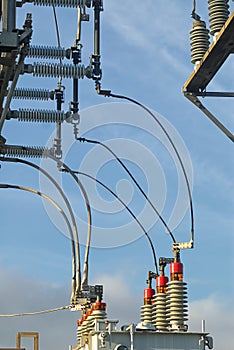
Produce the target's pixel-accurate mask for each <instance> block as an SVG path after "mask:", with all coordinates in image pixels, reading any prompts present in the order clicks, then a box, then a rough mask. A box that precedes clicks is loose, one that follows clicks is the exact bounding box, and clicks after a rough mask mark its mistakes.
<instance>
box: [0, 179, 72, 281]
mask: <svg viewBox="0 0 234 350" xmlns="http://www.w3.org/2000/svg"><path fill="white" fill-rule="evenodd" d="M0 188H2V189H15V190H21V191H26V192H30V193H34V194H36V195H39V196H40V197H42V198H44V199H46V200H47V201H49V202H50V203H51V204H52V205H53V206H54V207H55V208H56V209H57V210H58V211H59V212H60V213H61V215H62V216H63V218H64V220H65V222H66V225H67V228H68V231H69V234H70V237H71V240H72V237H73V232H72V228H71V225H70V222H69V220H68V217H67V215H66V214H65V212H64V211H63V209H62V208H61V207H60V206H59V205H58V203H56V202H55V201H54V200H53V199H52V198H51V197H49V196H47V195H46V194H44V193H42V192H40V191H37V190H34V189H32V188H30V187H24V186H20V185H11V184H0ZM72 255H74V251H73V249H72ZM73 260H74V256H73ZM72 287H73V283H72Z"/></svg>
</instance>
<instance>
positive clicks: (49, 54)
mask: <svg viewBox="0 0 234 350" xmlns="http://www.w3.org/2000/svg"><path fill="white" fill-rule="evenodd" d="M27 56H28V57H39V58H55V59H57V58H65V57H66V58H70V50H66V49H64V48H62V47H54V46H30V48H29V53H28V55H27Z"/></svg>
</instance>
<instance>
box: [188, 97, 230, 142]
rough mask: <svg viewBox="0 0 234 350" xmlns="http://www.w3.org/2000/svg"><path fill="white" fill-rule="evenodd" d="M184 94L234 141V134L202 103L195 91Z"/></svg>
mask: <svg viewBox="0 0 234 350" xmlns="http://www.w3.org/2000/svg"><path fill="white" fill-rule="evenodd" d="M184 96H185V97H187V99H189V100H190V101H191V102H192V103H193V104H194V105H195V106H196V107H198V108H199V109H200V110H201V111H202V112H203V113H204V114H205V115H206V116H207V117H208V118H209V119H210V120H211V121H212V122H213V123H214V124H215V125H216V126H217V127H218V128H219V129H220V130H221V131H222V132H223V133H224V134H225V135H226V136H227V137H228V138H229V139H230V140H231V141H232V142H234V135H233V134H232V133H231V132H230V131H229V130H228V129H227V128H226V127H225V126H224V125H223V124H222V123H221V122H220V121H219V120H218V119H217V118H216V117H215V116H214V115H213V114H212V113H211V112H210V111H209V110H208V109H207V108H206V107H205V106H204V105H203V104H202V103H201V101H200V100H199V98H198V97H197V94H195V93H193V92H184Z"/></svg>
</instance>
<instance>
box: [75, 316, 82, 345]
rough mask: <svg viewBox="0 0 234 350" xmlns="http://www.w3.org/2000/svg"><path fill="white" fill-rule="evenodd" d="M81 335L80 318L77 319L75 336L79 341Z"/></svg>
mask: <svg viewBox="0 0 234 350" xmlns="http://www.w3.org/2000/svg"><path fill="white" fill-rule="evenodd" d="M81 336H82V319H80V320H77V331H76V338H77V341H78V342H80V340H81Z"/></svg>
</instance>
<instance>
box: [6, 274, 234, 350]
mask: <svg viewBox="0 0 234 350" xmlns="http://www.w3.org/2000/svg"><path fill="white" fill-rule="evenodd" d="M0 278H1V288H0V300H1V302H0V309H1V313H11V312H13V313H15V312H32V311H35V310H44V309H47V308H53V307H58V306H64V305H65V304H68V300H69V296H68V293H67V292H68V289H69V288H67V286H61V285H60V286H58V285H56V286H55V285H51V284H49V283H44V282H41V281H35V280H32V279H27V278H25V277H24V276H15V273H14V271H5V272H4V271H1V270H0ZM96 282H97V283H98V284H100V283H101V284H104V301H105V302H106V303H107V313H108V318H109V319H118V320H119V321H120V322H119V325H123V324H130V323H132V322H134V323H137V322H139V319H140V306H141V304H142V301H143V300H142V299H143V297H141V296H140V297H139V295H136V292H135V290H134V288H132V287H131V286H130V285H129V281H128V280H127V278H126V277H124V276H123V274H122V273H119V274H116V275H112V276H111V275H107V274H103V275H100V276H98V277H97V280H96ZM230 305H231V302H230V303H229V302H228V301H227V300H218V299H217V298H216V297H214V296H210V297H208V298H206V299H202V300H197V301H193V302H191V303H190V322H189V326H190V331H195V332H197V331H198V332H200V331H201V320H202V319H205V320H206V325H207V327H206V328H207V329H206V330H207V331H208V332H209V333H210V334H211V336H212V337H213V339H214V344H215V349H222V350H229V349H230V344H231V341H232V338H231V337H232V331H233V321H234V309H233V308H231V307H230ZM78 318H80V314H79V313H77V312H74V313H72V312H70V311H59V312H55V313H52V314H45V315H40V316H33V317H18V318H16V317H15V318H2V317H1V318H0V346H1V347H14V346H15V335H16V333H17V332H19V331H34V332H35V331H38V332H39V333H40V348H44V349H46V348H50V347H51V345H52V344H53V347H54V348H56V349H58V350H60V349H61V350H62V349H63V350H64V349H66V348H68V345H69V344H72V345H75V343H76V339H75V336H76V319H78ZM22 345H24V344H22Z"/></svg>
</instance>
